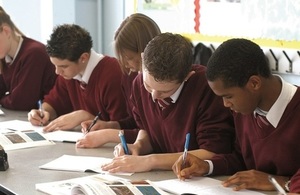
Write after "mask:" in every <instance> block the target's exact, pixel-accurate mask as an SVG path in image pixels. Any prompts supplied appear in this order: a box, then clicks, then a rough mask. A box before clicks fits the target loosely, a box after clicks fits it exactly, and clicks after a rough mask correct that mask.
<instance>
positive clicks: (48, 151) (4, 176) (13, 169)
mask: <svg viewBox="0 0 300 195" xmlns="http://www.w3.org/2000/svg"><path fill="white" fill-rule="evenodd" d="M2 110H3V111H4V112H5V116H0V121H6V120H14V119H18V120H27V112H16V111H11V110H6V109H2ZM113 146H114V145H111V144H107V145H105V146H103V147H101V148H98V149H79V148H76V147H75V144H72V143H56V144H55V145H50V146H41V147H35V148H26V149H20V150H11V151H7V154H8V162H9V166H10V168H9V169H8V170H7V171H3V172H0V184H2V185H4V186H6V187H7V188H9V189H11V190H12V191H14V192H16V193H17V194H19V195H35V194H36V195H41V194H44V193H42V192H39V191H37V190H36V189H35V184H36V183H44V182H51V181H59V180H65V179H71V178H75V177H83V176H88V175H91V174H93V173H80V172H67V171H54V170H42V169H39V168H38V167H39V166H40V165H43V164H45V163H48V162H50V161H52V160H54V159H56V158H58V157H60V156H61V155H63V154H68V155H80V156H101V157H108V158H112V157H113V153H112V152H113ZM122 177H125V178H128V179H148V180H152V181H157V180H164V179H174V178H176V177H175V175H174V174H173V172H172V171H151V172H145V173H135V174H133V175H132V176H127V177H126V176H122ZM218 178H222V177H218ZM218 178H217V179H218ZM267 194H275V193H267Z"/></svg>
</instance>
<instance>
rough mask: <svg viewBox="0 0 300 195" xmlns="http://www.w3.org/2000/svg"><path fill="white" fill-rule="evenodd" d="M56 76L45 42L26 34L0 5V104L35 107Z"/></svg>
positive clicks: (25, 108) (13, 107) (28, 108)
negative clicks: (28, 36)
mask: <svg viewBox="0 0 300 195" xmlns="http://www.w3.org/2000/svg"><path fill="white" fill-rule="evenodd" d="M55 79H56V74H55V68H54V66H53V64H52V63H51V62H50V59H49V56H48V55H47V52H46V49H45V45H43V44H42V43H40V42H38V41H36V40H33V39H30V38H27V37H26V36H25V35H24V34H23V33H22V32H21V31H20V30H19V29H18V28H17V27H16V26H15V25H14V23H13V22H12V21H11V19H10V17H9V15H8V14H7V13H6V12H5V11H4V10H3V8H2V7H1V6H0V105H1V106H2V107H4V108H8V109H13V110H27V111H29V110H31V109H32V108H37V105H38V104H37V102H38V100H39V99H43V97H44V95H45V94H47V93H48V92H49V91H50V89H51V88H52V87H53V85H54V83H55Z"/></svg>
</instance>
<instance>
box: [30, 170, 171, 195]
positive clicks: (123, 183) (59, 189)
mask: <svg viewBox="0 0 300 195" xmlns="http://www.w3.org/2000/svg"><path fill="white" fill-rule="evenodd" d="M35 188H36V190H39V191H41V192H44V193H46V194H53V195H58V194H59V195H70V194H71V195H123V194H124V195H166V194H167V193H165V192H164V191H162V190H161V189H159V188H157V187H156V186H155V185H154V184H153V183H152V182H151V181H148V180H144V181H130V180H125V179H123V178H119V177H115V176H111V175H101V174H97V175H92V176H87V177H79V178H74V179H69V180H63V181H56V182H49V183H38V184H36V185H35Z"/></svg>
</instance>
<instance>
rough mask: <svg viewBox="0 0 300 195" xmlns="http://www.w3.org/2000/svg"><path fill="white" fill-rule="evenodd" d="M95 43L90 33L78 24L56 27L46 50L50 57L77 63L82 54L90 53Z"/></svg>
mask: <svg viewBox="0 0 300 195" xmlns="http://www.w3.org/2000/svg"><path fill="white" fill-rule="evenodd" d="M92 46H93V41H92V38H91V36H90V33H89V32H88V31H87V30H85V29H84V28H82V27H80V26H78V25H76V24H63V25H58V26H56V27H54V29H53V33H52V34H51V35H50V40H48V41H47V45H46V50H47V53H48V55H49V56H50V57H55V58H59V59H67V60H70V61H73V62H76V61H77V60H78V59H79V58H80V56H81V54H83V53H85V52H87V53H90V51H91V48H92Z"/></svg>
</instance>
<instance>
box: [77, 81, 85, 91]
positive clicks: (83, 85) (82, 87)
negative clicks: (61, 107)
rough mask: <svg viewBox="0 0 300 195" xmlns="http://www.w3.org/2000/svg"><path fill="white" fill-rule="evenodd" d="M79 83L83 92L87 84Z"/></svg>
mask: <svg viewBox="0 0 300 195" xmlns="http://www.w3.org/2000/svg"><path fill="white" fill-rule="evenodd" d="M79 82H80V88H81V89H83V90H85V88H86V86H87V84H86V83H85V82H84V81H79Z"/></svg>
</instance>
